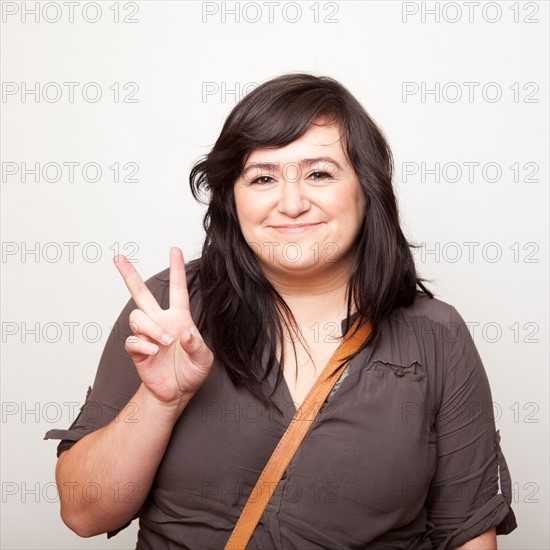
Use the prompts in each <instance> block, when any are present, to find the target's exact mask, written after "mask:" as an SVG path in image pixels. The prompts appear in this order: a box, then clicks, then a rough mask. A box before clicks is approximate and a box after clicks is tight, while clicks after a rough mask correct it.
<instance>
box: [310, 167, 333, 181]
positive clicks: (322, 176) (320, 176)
mask: <svg viewBox="0 0 550 550" xmlns="http://www.w3.org/2000/svg"><path fill="white" fill-rule="evenodd" d="M308 178H311V179H312V180H313V181H325V180H327V179H329V180H330V179H334V178H333V177H332V175H331V174H329V173H328V172H321V171H320V170H317V171H316V172H312V173H311V174H310V175H309V176H308Z"/></svg>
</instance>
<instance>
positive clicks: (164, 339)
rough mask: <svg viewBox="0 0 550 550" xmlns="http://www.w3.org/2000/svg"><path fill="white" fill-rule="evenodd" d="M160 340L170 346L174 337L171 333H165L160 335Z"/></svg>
mask: <svg viewBox="0 0 550 550" xmlns="http://www.w3.org/2000/svg"><path fill="white" fill-rule="evenodd" d="M160 340H161V342H162V343H163V344H166V345H167V346H169V345H170V344H171V343H172V342H173V341H174V339H173V338H172V337H171V336H170V335H169V334H166V333H164V334H163V335H162V336H161V337H160Z"/></svg>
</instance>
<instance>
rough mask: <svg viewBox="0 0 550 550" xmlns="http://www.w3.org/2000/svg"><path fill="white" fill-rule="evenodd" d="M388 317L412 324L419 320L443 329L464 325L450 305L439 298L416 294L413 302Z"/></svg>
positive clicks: (395, 310)
mask: <svg viewBox="0 0 550 550" xmlns="http://www.w3.org/2000/svg"><path fill="white" fill-rule="evenodd" d="M390 317H391V318H392V320H394V321H396V322H399V321H402V322H407V321H410V322H413V321H415V320H418V319H420V320H424V321H429V322H431V323H433V324H437V325H441V326H444V327H448V326H451V325H453V324H456V323H458V324H462V323H464V320H463V319H462V317H461V315H460V314H459V313H458V311H457V309H456V308H455V307H454V306H453V305H452V304H449V303H448V302H445V301H443V300H440V299H439V298H430V297H429V296H428V295H427V294H424V293H417V294H416V297H415V300H414V302H413V303H412V304H410V305H409V306H400V307H397V308H395V309H394V310H393V311H392V313H391V315H390Z"/></svg>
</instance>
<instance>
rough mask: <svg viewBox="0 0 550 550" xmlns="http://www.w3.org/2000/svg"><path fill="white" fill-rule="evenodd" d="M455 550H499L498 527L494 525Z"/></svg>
mask: <svg viewBox="0 0 550 550" xmlns="http://www.w3.org/2000/svg"><path fill="white" fill-rule="evenodd" d="M454 550H497V535H496V529H495V528H494V527H493V528H492V529H489V530H488V531H485V532H484V533H482V534H481V535H479V536H478V537H476V538H475V539H471V540H469V541H468V542H465V543H464V544H463V545H462V546H457V547H456V548H455V549H454Z"/></svg>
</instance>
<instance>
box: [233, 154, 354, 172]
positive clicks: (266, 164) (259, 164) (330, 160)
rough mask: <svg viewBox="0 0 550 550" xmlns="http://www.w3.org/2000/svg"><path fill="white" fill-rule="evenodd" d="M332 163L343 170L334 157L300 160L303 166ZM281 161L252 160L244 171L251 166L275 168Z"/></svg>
mask: <svg viewBox="0 0 550 550" xmlns="http://www.w3.org/2000/svg"><path fill="white" fill-rule="evenodd" d="M321 163H325V164H332V165H334V166H335V167H336V169H337V170H343V168H342V166H340V164H339V163H338V162H337V161H335V160H334V159H333V158H332V157H315V158H309V159H302V160H301V161H300V162H299V165H300V166H302V167H306V168H310V167H311V166H313V165H315V164H321ZM279 165H280V163H279V162H250V163H248V164H247V165H246V166H245V167H244V170H243V171H246V170H248V169H250V168H259V169H260V170H270V169H271V168H275V167H277V166H279Z"/></svg>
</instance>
